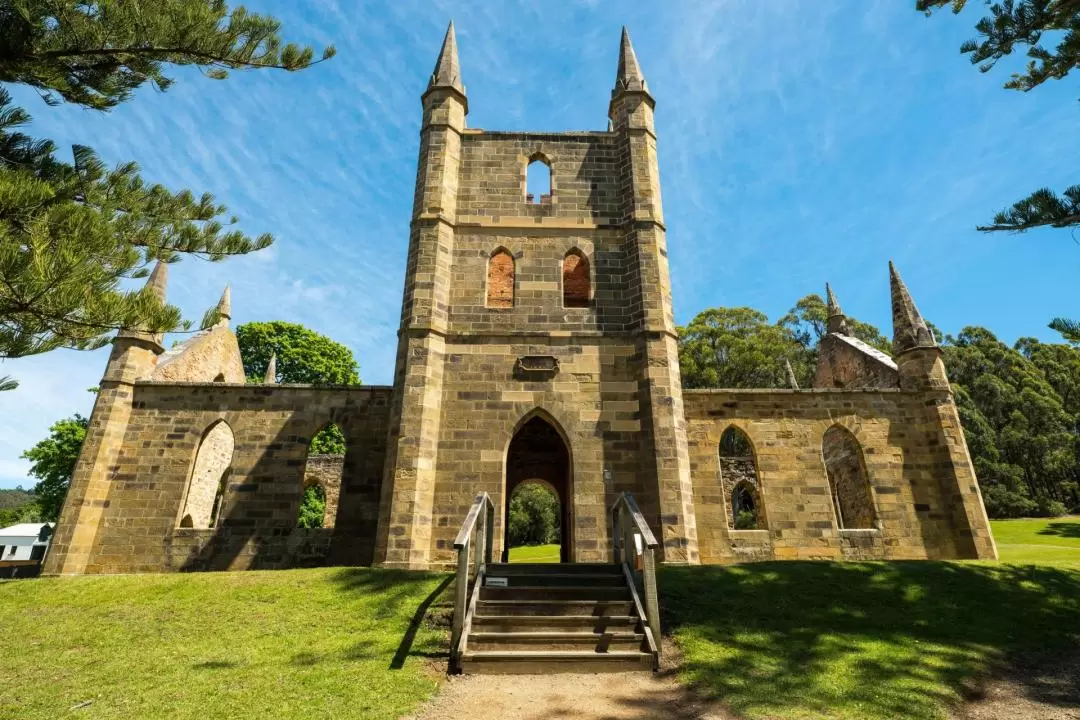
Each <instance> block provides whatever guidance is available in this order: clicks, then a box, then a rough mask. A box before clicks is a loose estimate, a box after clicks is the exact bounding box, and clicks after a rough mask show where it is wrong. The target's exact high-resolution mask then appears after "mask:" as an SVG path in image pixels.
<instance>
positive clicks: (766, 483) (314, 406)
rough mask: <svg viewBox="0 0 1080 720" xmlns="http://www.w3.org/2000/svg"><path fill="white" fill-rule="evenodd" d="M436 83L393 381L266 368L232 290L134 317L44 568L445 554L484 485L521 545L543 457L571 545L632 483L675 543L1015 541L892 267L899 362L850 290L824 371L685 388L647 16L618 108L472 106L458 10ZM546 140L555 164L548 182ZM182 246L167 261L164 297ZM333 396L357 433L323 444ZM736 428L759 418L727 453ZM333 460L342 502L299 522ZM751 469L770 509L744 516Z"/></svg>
mask: <svg viewBox="0 0 1080 720" xmlns="http://www.w3.org/2000/svg"><path fill="white" fill-rule="evenodd" d="M422 105H423V120H422V125H421V133H420V142H419V145H420V148H419V150H420V152H419V161H418V166H417V178H416V186H415V196H414V208H413V215H412V220H411V224H410V228H409V236H408V254H407V257H406V265H405V284H404V290H403V294H402V306H401V324H400V329H399V334H398V349H397V357H396V367H395V372H394V384H393V386H392V387H387V388H382V387H307V386H291V385H275V384H265V385H253V384H244V376H243V368H242V366H241V364H240V359H239V349H238V346H237V345H236V339H235V336H233V334H232V333H231V332H230V331H229V329H228V321H229V317H230V312H231V310H230V300H229V294H228V292H227V291H226V293H225V294H224V295H223V296H222V299H221V301H220V302H219V304H218V308H217V310H218V315H219V317H220V318H221V319H220V321H219V322H218V323H217V324H216V325H215V326H214V327H213V328H211V329H210V330H208V331H205V332H202V333H198V334H196V335H195V336H193V337H192V339H190V340H189V341H188V342H186V343H184V344H182V345H180V346H178V347H177V348H174V349H173V350H170V351H169V352H165V350H164V348H163V347H162V346H161V338H160V337H157V336H154V335H152V334H150V333H148V332H144V331H140V330H131V331H124V332H122V333H120V334H119V335H118V336H117V338H116V340H115V342H114V346H113V350H112V355H111V356H110V360H109V364H108V366H107V368H106V372H105V376H104V377H103V378H102V381H101V392H100V393H99V395H98V399H97V402H96V404H95V406H94V411H93V413H92V415H91V420H90V427H89V430H88V432H87V438H86V441H85V443H84V445H83V450H82V454H81V455H80V458H79V462H78V464H77V466H76V469H75V473H74V475H73V478H72V485H71V490H70V492H69V494H68V499H67V501H66V503H65V507H64V510H63V513H62V515H61V518H60V521H59V525H58V529H57V532H56V534H55V536H54V539H53V542H52V544H51V546H50V550H49V553H48V556H47V558H46V562H45V572H46V573H47V574H78V573H103V572H143V571H145V572H155V571H162V570H203V569H243V568H259V567H265V568H281V567H290V566H297V565H310V564H324V563H332V564H348V565H365V564H372V563H375V564H380V565H384V566H387V567H399V568H432V567H447V566H451V565H453V564H454V562H455V555H456V552H455V550H454V548H453V541H454V538H455V536H456V534H457V531H458V528H459V527H460V525H461V523H462V521H463V519H464V517H465V515H466V512H467V511H468V508H469V507H470V505H471V504H472V502H473V500H474V499H475V498H476V496H477V494H478V493H479V492H482V491H486V492H487V493H489V494H490V496H491V498H492V499H493V501H494V503H495V506H496V508H497V511H496V513H495V517H496V522H495V525H496V527H495V528H494V530H495V532H494V548H493V549H494V551H495V552H496V554H498V553H500V552H501V551H502V550H503V548H504V547H505V538H504V533H505V512H506V505H507V502H508V498H509V493H510V491H512V489H513V486H514V485H515V484H516V483H518V482H521V481H524V480H528V479H540V480H542V481H544V482H545V483H547V484H549V485H551V486H552V487H553V488H554V489H555V490H556V492H557V493H559V495H560V499H562V500H563V513H564V516H563V528H564V538H565V540H564V548H563V551H564V559H565V560H569V561H577V562H599V561H605V560H608V559H609V558H610V557H611V540H610V537H609V533H610V529H609V509H610V508H611V505H612V503H613V502H614V501H615V500H616V498H617V497H618V495H619V494H620V493H622V492H631V493H633V495H634V496H635V498H636V500H637V503H638V505H639V506H640V508H641V509H642V511H643V514H644V516H645V518H646V520H647V522H648V523H649V525H650V526H651V527H652V528H653V530H654V532H655V534H656V535H657V537H658V538H659V539H660V541H661V551H662V559H663V560H664V561H665V562H668V563H697V562H709V563H726V562H737V561H750V560H768V559H786V558H830V559H842V558H853V559H858V558H953V557H979V558H992V557H996V550H995V548H994V543H993V538H992V537H991V535H990V530H989V523H988V522H987V519H986V513H985V510H984V508H983V506H982V500H981V496H980V494H979V488H978V484H977V481H976V478H975V474H974V469H973V466H972V463H971V458H970V456H969V453H968V449H967V446H966V444H965V441H964V437H963V433H962V430H961V428H960V420H959V415H958V413H957V410H956V405H955V402H954V399H953V396H952V393H951V391H950V389H949V384H948V379H947V377H946V376H945V371H944V366H943V364H942V362H941V357H940V350H939V349H938V348H937V347H936V346H934V345H933V338H932V335H931V334H930V333H929V331H928V330H927V329H926V327H927V326H926V324H925V322H924V321H923V320H922V318H921V316H919V314H918V311H917V309H916V308H915V304H914V302H913V301H912V300H911V297H910V294H909V293H908V291H907V288H906V286H904V285H903V283H902V281H901V280H900V278H899V275H898V273H897V272H896V270H895V268H891V269H890V273H891V286H892V296H893V304H894V317H895V318H896V328H895V333H894V334H895V340H894V343H895V345H896V348H897V351H898V352H897V355H896V359H895V361H894V360H893V359H892V358H890V357H889V356H887V355H885V354H884V353H881V352H880V351H878V350H875V349H874V348H870V347H869V346H866V345H865V344H864V343H861V342H860V341H858V340H857V339H855V338H852V337H851V336H850V335H849V334H848V324H847V322H846V319H845V318H844V317H843V314H842V312H841V310H840V308H839V303H838V302H836V299H835V296H833V295H832V292H831V289H830V290H829V291H828V292H827V294H828V296H829V303H828V307H829V319H828V330H829V332H828V335H827V336H826V337H825V338H824V339H823V341H822V346H821V348H822V352H821V364H820V366H819V368H818V374H817V382H816V383H815V385H816V386H817V387H816V389H813V390H802V391H799V390H710V391H688V392H687V393H686V394H685V397H684V393H683V391H682V390H681V382H680V373H679V362H678V344H677V338H676V335H675V323H674V313H673V310H672V303H671V282H670V277H669V271H668V261H667V244H666V243H667V241H666V228H665V224H664V223H665V221H664V214H663V207H662V201H661V187H660V178H659V171H658V168H659V162H658V159H657V138H656V131H655V126H654V122H653V109H654V101H653V98H652V95H651V94H650V93H649V90H648V87H647V84H646V82H645V79H644V77H643V75H642V73H641V70H640V66H639V64H638V62H637V59H636V57H635V56H634V52H633V49H632V47H631V46H630V40H629V36H628V35H627V34H626V33H624V34H623V38H622V42H621V46H620V56H619V65H618V72H617V76H616V81H615V88H614V89H613V91H612V93H611V101H610V104H609V120H610V125H609V129H608V130H604V131H581V132H492V131H485V130H479V129H472V128H468V127H466V122H465V119H466V116H467V114H468V100H467V98H466V96H465V84H464V82H463V81H462V77H461V68H460V65H459V63H458V58H457V44H456V40H455V38H454V34H453V28H452V27H451V29H450V31H449V32H448V34H447V37H446V40H445V41H444V44H443V48H442V51H441V53H440V56H439V60H438V62H437V64H436V68H435V71H434V72H433V73H432V75H431V77H430V82H429V85H428V88H427V91H426V92H425V93H424V95H423V98H422ZM536 160H539V161H542V162H544V163H545V164H546V165H547V166H548V167H549V168H550V169H551V191H550V193H547V194H545V195H544V197H543V198H541V202H539V203H535V202H531V201H530V198H529V197H528V196H527V194H526V174H527V167H528V164H529V163H530V162H532V161H536ZM165 272H166V270H165V266H164V265H160V266H159V267H158V268H156V269H155V271H154V273H153V274H152V275H151V277H150V280H149V281H148V286H149V288H150V290H151V291H153V292H155V293H157V294H158V295H159V296H160V297H162V298H163V299H164V294H165ZM331 422H333V423H336V424H338V425H339V426H340V428H341V430H342V431H343V433H344V435H345V437H346V438H347V440H348V448H347V451H346V454H345V456H344V458H325V457H311V458H309V457H308V447H309V442H310V440H311V438H312V436H313V434H314V433H316V432H317V431H318V430H319V429H321V428H323V427H325V426H326V425H327V424H328V423H331ZM837 427H839V428H843V429H844V430H843V431H842V432H843V433H848V432H849V433H850V441H851V443H856V444H857V449H855V446H854V445H851V446H850V447H848V448H847V449H846V450H845V451H844V453H841V454H840V456H839V457H841V460H840V461H838V463H834V465H833V468H832V469H833V470H834V475H835V474H836V473H837V472H839V473H841V474H844V476H843V478H841V479H840V480H838V481H837V480H836V479H835V477H834V483H833V486H834V487H836V488H837V494H838V495H843V496H844V499H845V500H850V498H857V497H859V496H858V493H859V491H860V488H862V492H863V493H864V494H863V495H862V496H861V499H860V500H857V501H851V507H849V508H848V512H849V513H850V514H851V520H850V521H849V522H848V521H845V522H841V521H838V517H837V510H836V508H837V506H838V504H837V503H834V502H833V494H832V492H831V491H830V482H829V474H828V466H827V463H826V460H825V455H824V454H823V442H824V441H825V437H826V433H827V432H828V431H829V430H830V428H837ZM730 428H736V429H737V430H738V431H739V432H741V433H744V434H745V437H746V439H747V441H748V442H747V443H744V444H740V445H739V447H740V448H745V449H739V450H738V451H736V452H731V453H728V454H727V456H726V457H725V458H724V459H723V460H721V454H720V447H719V446H720V442H721V437H722V436H723V434H724V433H725V430H728V429H730ZM226 429H227V431H228V437H230V438H231V447H230V445H229V442H228V441H227V440H226ZM208 431H209V432H208ZM836 432H841V431H836ZM845 437H847V436H846V435H845ZM200 443H202V445H203V450H202V451H200ZM544 448H548V449H547V450H543V449H544ZM552 448H555V449H554V450H552ZM559 448H563V449H565V452H563V450H562V449H559ZM541 450H543V452H541ZM825 450H826V451H827V452H828V448H825ZM845 453H846V454H845ZM832 454H833V453H830V455H832ZM204 458H205V460H204ZM853 458H859V459H860V460H861V461H862V465H861V466H860V467H859V468H855V466H854V465H852V464H851V460H852V459H853ZM857 469H858V470H861V471H862V476H859V478H858V480H856V477H857V476H858V473H857V472H856V470H857ZM845 473H846V474H845ZM862 478H865V481H866V482H862ZM313 482H317V483H318V484H319V485H320V486H322V487H323V489H324V492H325V493H326V498H327V510H326V518H325V524H326V526H327V527H325V528H321V529H298V528H296V521H297V512H298V508H299V503H300V500H301V497H302V493H303V489H304V487H305V485H306V484H311V483H313ZM739 488H747V489H748V492H751V494H752V500H753V504H754V508H755V511H756V515H757V529H735V528H734V527H733V522H732V520H733V517H732V506H731V504H732V496H733V492H735V491H736V490H737V489H739ZM219 489H220V490H221V491H220V497H219ZM840 506H841V507H843V504H842V503H841V504H840ZM215 508H217V509H216V510H215ZM188 515H190V516H191V521H190V523H189V522H187V521H185V518H186V517H187V516H188ZM845 519H846V516H845ZM187 524H190V525H191V527H181V525H187ZM851 525H857V526H859V527H858V528H856V529H852V528H851Z"/></svg>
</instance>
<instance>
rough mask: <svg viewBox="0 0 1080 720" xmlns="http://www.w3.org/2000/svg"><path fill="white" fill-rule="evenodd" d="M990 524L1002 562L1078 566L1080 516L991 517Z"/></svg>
mask: <svg viewBox="0 0 1080 720" xmlns="http://www.w3.org/2000/svg"><path fill="white" fill-rule="evenodd" d="M990 525H991V526H992V527H993V531H994V540H995V541H996V542H997V547H998V555H999V556H1000V557H1001V560H1002V562H1014V563H1053V564H1055V565H1065V566H1068V567H1075V568H1078V569H1080V516H1073V517H1060V518H1035V519H1024V520H994V521H992V522H991V523H990Z"/></svg>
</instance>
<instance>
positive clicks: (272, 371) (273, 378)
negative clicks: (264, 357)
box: [263, 353, 277, 385]
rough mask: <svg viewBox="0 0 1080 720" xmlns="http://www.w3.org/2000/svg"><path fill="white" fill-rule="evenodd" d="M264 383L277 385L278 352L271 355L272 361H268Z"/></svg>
mask: <svg viewBox="0 0 1080 720" xmlns="http://www.w3.org/2000/svg"><path fill="white" fill-rule="evenodd" d="M263 384H264V385H277V353H274V354H273V355H271V356H270V362H268V363H266V374H265V375H263Z"/></svg>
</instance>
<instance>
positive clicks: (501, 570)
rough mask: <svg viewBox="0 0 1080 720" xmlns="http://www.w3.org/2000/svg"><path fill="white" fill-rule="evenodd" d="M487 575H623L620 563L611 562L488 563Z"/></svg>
mask: <svg viewBox="0 0 1080 720" xmlns="http://www.w3.org/2000/svg"><path fill="white" fill-rule="evenodd" d="M487 567H488V574H489V575H498V576H506V575H546V574H557V575H572V574H578V573H580V574H582V575H617V576H619V577H624V575H623V571H622V565H615V564H613V563H490V564H489V565H488V566H487Z"/></svg>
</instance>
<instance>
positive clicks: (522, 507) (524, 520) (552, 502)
mask: <svg viewBox="0 0 1080 720" xmlns="http://www.w3.org/2000/svg"><path fill="white" fill-rule="evenodd" d="M560 526H561V522H560V517H559V500H558V498H556V497H555V493H553V492H552V491H551V490H550V489H548V488H547V487H545V486H543V485H541V484H539V483H526V484H524V485H521V486H519V487H518V488H517V489H516V490H515V491H514V495H513V497H511V498H510V520H509V523H508V525H507V529H508V531H509V536H510V546H511V547H518V546H520V545H547V544H550V543H557V542H559V541H560V540H559V539H560V532H561V527H560Z"/></svg>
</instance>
